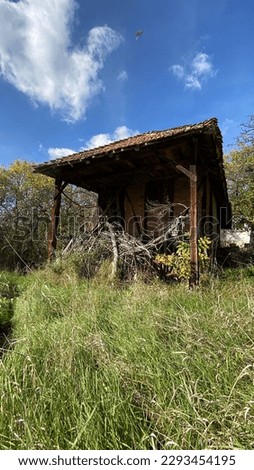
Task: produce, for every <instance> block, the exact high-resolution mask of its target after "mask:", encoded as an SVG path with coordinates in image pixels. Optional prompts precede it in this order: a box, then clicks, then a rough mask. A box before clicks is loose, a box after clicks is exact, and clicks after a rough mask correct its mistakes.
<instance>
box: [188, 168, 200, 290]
mask: <svg viewBox="0 0 254 470" xmlns="http://www.w3.org/2000/svg"><path fill="white" fill-rule="evenodd" d="M190 173H191V175H192V177H190V258H191V260H190V262H191V275H190V279H189V286H190V288H191V289H193V287H194V286H195V285H197V284H198V277H199V276H198V274H199V273H198V217H197V214H198V211H197V202H198V201H197V168H196V165H191V166H190Z"/></svg>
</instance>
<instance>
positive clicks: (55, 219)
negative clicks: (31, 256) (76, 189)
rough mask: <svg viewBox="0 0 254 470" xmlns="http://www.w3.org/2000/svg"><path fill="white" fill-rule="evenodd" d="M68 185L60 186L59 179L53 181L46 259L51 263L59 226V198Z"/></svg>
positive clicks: (60, 181)
mask: <svg viewBox="0 0 254 470" xmlns="http://www.w3.org/2000/svg"><path fill="white" fill-rule="evenodd" d="M67 184H68V183H64V184H63V185H62V180H61V179H60V178H56V179H55V194H54V204H53V207H52V212H51V227H50V233H49V238H48V259H49V260H50V261H52V260H53V259H54V255H55V250H56V246H57V227H58V224H59V216H60V207H61V196H62V192H63V190H64V188H66V186H67Z"/></svg>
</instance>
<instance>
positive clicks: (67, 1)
mask: <svg viewBox="0 0 254 470" xmlns="http://www.w3.org/2000/svg"><path fill="white" fill-rule="evenodd" d="M75 6H76V2H75V0H57V1H52V0H20V1H18V2H13V1H10V0H0V73H1V75H2V76H3V78H4V79H5V80H7V81H8V82H10V83H11V84H12V85H14V86H15V87H16V88H17V89H18V90H20V91H21V92H23V93H25V94H26V95H27V96H29V97H30V99H31V100H32V101H33V102H34V104H38V103H43V104H47V105H49V106H50V108H51V109H52V110H54V111H59V112H60V113H61V114H62V116H63V118H64V119H65V120H67V121H71V122H75V121H77V120H79V119H81V118H82V117H84V115H85V113H86V110H87V107H88V105H89V103H90V101H91V99H92V98H93V96H94V95H95V94H96V93H98V92H99V91H100V90H102V89H103V86H102V82H101V80H100V79H99V72H100V70H101V69H102V68H103V65H104V61H105V59H106V57H107V56H108V54H110V53H111V52H112V51H113V50H114V49H115V48H117V47H118V46H119V44H120V43H121V41H122V39H123V38H122V37H121V36H120V34H118V33H117V32H115V31H114V30H113V29H111V28H109V27H108V26H97V27H95V28H93V29H91V30H90V31H89V33H88V36H87V41H86V45H85V46H84V47H72V44H71V37H70V35H71V27H70V26H71V22H72V21H73V17H74V10H75Z"/></svg>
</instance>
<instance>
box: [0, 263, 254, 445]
mask: <svg viewBox="0 0 254 470" xmlns="http://www.w3.org/2000/svg"><path fill="white" fill-rule="evenodd" d="M23 282H24V281H23ZM253 287H254V276H253V271H252V270H251V268H250V269H249V271H248V270H246V271H239V272H238V275H237V276H235V274H234V275H232V274H230V276H224V278H223V279H222V280H220V281H217V280H214V281H213V280H211V281H210V282H209V283H208V285H207V286H206V287H201V288H200V289H198V290H197V291H196V292H190V291H189V290H188V289H187V287H185V286H183V285H175V286H172V285H171V286H170V285H165V284H163V283H160V282H158V281H154V282H152V283H145V282H142V281H137V282H136V283H133V284H130V285H125V286H123V285H118V286H116V285H115V286H112V285H110V283H108V282H106V281H105V277H104V279H103V277H102V278H101V279H97V280H94V281H84V280H80V279H78V277H77V276H75V274H74V273H72V272H69V273H68V271H66V270H62V269H59V270H58V271H57V270H56V269H53V268H46V270H44V271H41V272H38V273H35V274H32V275H29V277H28V278H27V280H26V288H23V292H22V293H21V295H20V296H19V298H18V299H17V300H16V304H15V314H14V317H13V325H14V333H13V341H14V345H13V347H12V348H11V349H10V351H9V352H8V353H6V354H5V355H4V356H3V358H2V362H1V363H0V366H1V368H0V390H1V392H0V393H1V403H0V407H1V413H0V449H201V448H210V449H231V448H240V449H252V448H254V437H253V429H254V397H253V390H254V388H253V384H254V367H253V353H254V322H253V320H254V298H253Z"/></svg>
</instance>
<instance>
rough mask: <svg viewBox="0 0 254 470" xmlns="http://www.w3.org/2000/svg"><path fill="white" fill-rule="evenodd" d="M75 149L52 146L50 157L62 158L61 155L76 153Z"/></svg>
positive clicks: (49, 151) (49, 152)
mask: <svg viewBox="0 0 254 470" xmlns="http://www.w3.org/2000/svg"><path fill="white" fill-rule="evenodd" d="M75 152H76V151H75V150H72V149H68V148H53V147H50V148H49V149H48V154H49V156H50V158H52V159H55V158H60V157H66V156H67V155H72V154H73V153H75Z"/></svg>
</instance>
